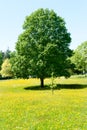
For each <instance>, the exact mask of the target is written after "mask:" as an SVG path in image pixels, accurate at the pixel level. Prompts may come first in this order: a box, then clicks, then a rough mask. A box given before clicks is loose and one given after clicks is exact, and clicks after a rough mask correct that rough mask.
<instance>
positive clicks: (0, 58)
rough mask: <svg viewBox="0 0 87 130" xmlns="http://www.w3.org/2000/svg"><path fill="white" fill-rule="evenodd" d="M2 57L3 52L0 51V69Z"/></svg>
mask: <svg viewBox="0 0 87 130" xmlns="http://www.w3.org/2000/svg"><path fill="white" fill-rule="evenodd" d="M3 58H4V52H2V51H0V70H1V65H2V63H3Z"/></svg>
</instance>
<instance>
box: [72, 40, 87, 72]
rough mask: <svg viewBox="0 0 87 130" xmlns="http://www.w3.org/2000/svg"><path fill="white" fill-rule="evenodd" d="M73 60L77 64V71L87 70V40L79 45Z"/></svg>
mask: <svg viewBox="0 0 87 130" xmlns="http://www.w3.org/2000/svg"><path fill="white" fill-rule="evenodd" d="M71 61H72V63H74V64H75V70H76V71H79V72H80V73H86V72H87V41H85V42H83V43H82V44H81V45H80V46H78V47H77V49H76V50H75V51H74V55H73V56H72V57H71Z"/></svg>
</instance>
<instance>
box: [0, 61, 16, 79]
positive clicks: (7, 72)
mask: <svg viewBox="0 0 87 130" xmlns="http://www.w3.org/2000/svg"><path fill="white" fill-rule="evenodd" d="M0 73H1V75H2V77H7V78H8V77H12V76H13V74H12V70H11V64H10V60H9V59H5V60H4V62H3V64H2V67H1V72H0Z"/></svg>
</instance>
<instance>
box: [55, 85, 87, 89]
mask: <svg viewBox="0 0 87 130" xmlns="http://www.w3.org/2000/svg"><path fill="white" fill-rule="evenodd" d="M57 87H58V88H60V89H83V88H86V87H87V84H57Z"/></svg>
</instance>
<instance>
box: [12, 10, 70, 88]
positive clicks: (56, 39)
mask: <svg viewBox="0 0 87 130" xmlns="http://www.w3.org/2000/svg"><path fill="white" fill-rule="evenodd" d="M23 29H24V31H23V33H22V34H20V36H19V37H18V41H17V43H16V56H17V57H18V56H19V57H25V59H26V62H27V66H26V64H25V62H23V63H22V64H21V67H22V70H21V68H20V67H19V70H20V71H22V72H25V73H27V75H26V77H27V76H29V75H31V76H36V77H38V78H40V81H41V87H43V86H44V79H45V78H46V77H49V76H51V73H52V72H54V75H55V76H62V75H63V76H69V73H68V71H67V70H68V68H69V64H68V63H69V62H68V57H69V56H71V50H70V49H69V44H70V42H71V38H70V33H68V32H67V29H66V26H65V22H64V19H63V18H61V17H60V16H57V14H56V13H55V12H54V11H53V10H49V9H38V10H37V11H35V12H34V13H32V14H31V15H30V16H27V17H26V19H25V21H24V25H23ZM15 58H16V57H15ZM20 59H21V58H20ZM20 59H19V58H18V61H17V60H15V64H13V65H12V66H13V68H14V65H16V64H17V63H18V62H19V61H20ZM25 66H26V67H25ZM25 68H26V70H25ZM17 69H18V68H17ZM20 77H21V75H20Z"/></svg>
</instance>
